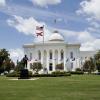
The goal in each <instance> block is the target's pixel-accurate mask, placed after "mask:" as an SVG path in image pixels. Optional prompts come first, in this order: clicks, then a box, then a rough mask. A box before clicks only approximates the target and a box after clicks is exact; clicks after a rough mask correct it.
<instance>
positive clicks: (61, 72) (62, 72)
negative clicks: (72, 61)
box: [52, 71, 68, 74]
mask: <svg viewBox="0 0 100 100" xmlns="http://www.w3.org/2000/svg"><path fill="white" fill-rule="evenodd" d="M66 73H68V72H65V71H54V72H52V74H66Z"/></svg>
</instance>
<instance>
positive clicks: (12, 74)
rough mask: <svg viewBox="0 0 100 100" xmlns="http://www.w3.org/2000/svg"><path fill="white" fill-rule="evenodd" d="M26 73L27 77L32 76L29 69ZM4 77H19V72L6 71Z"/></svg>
mask: <svg viewBox="0 0 100 100" xmlns="http://www.w3.org/2000/svg"><path fill="white" fill-rule="evenodd" d="M28 74H29V77H32V72H31V71H29V72H28ZM6 77H20V72H17V71H14V72H12V73H8V74H7V75H6Z"/></svg>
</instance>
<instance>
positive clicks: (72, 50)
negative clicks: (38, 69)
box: [23, 31, 80, 72]
mask: <svg viewBox="0 0 100 100" xmlns="http://www.w3.org/2000/svg"><path fill="white" fill-rule="evenodd" d="M23 47H24V52H25V54H26V55H27V56H28V58H29V59H30V61H29V62H28V69H30V64H31V63H33V62H34V61H36V60H37V61H39V62H41V64H42V66H43V68H46V69H47V71H48V72H52V71H55V70H57V69H56V66H57V65H58V64H62V65H63V68H62V70H64V71H69V70H75V69H76V68H77V67H79V66H78V65H79V63H80V62H79V61H78V60H77V63H76V59H78V58H79V53H80V51H79V48H80V44H68V43H66V42H65V41H64V37H63V36H62V35H61V34H60V33H59V32H58V31H54V32H53V34H52V35H51V37H50V38H49V40H48V41H45V42H44V43H42V42H39V43H33V44H26V45H24V46H23Z"/></svg>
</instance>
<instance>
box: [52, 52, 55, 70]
mask: <svg viewBox="0 0 100 100" xmlns="http://www.w3.org/2000/svg"><path fill="white" fill-rule="evenodd" d="M52 54H53V59H52V63H53V71H55V50H53V51H52Z"/></svg>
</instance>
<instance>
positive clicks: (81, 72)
mask: <svg viewBox="0 0 100 100" xmlns="http://www.w3.org/2000/svg"><path fill="white" fill-rule="evenodd" d="M70 73H71V74H76V75H82V74H84V72H83V71H74V72H73V71H72V72H70Z"/></svg>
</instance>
